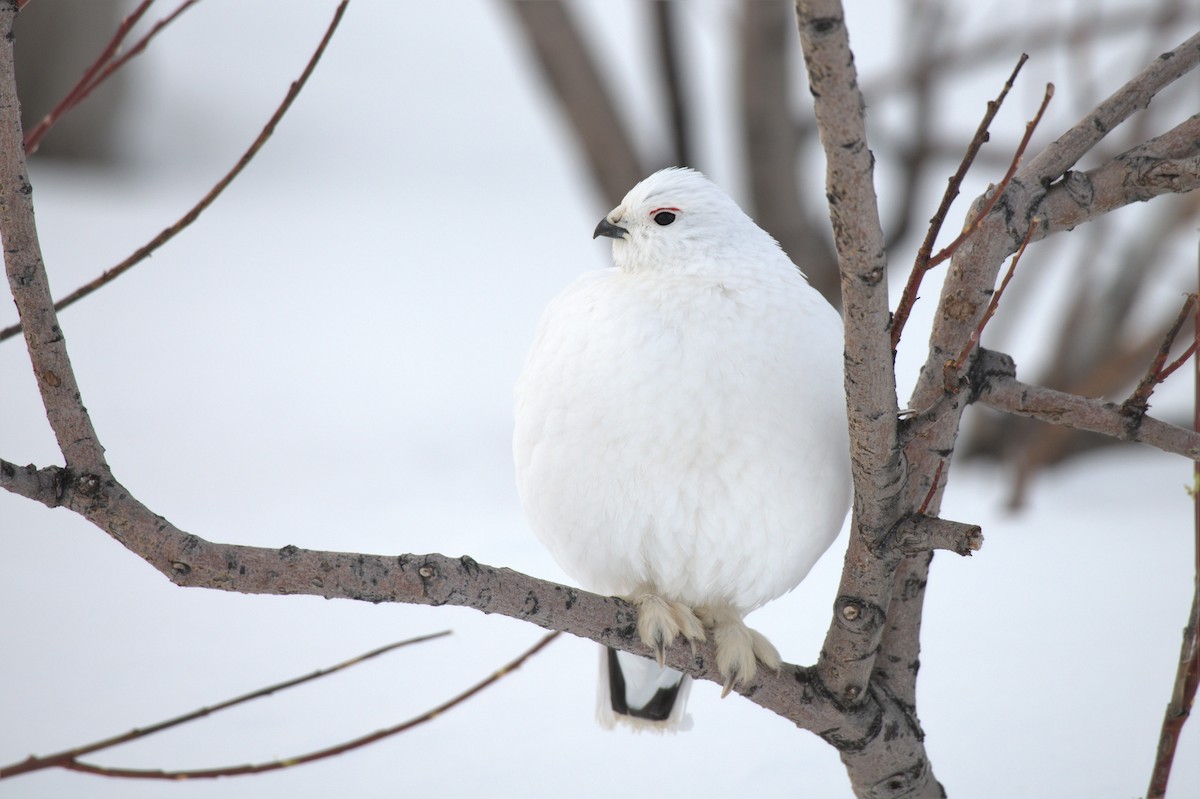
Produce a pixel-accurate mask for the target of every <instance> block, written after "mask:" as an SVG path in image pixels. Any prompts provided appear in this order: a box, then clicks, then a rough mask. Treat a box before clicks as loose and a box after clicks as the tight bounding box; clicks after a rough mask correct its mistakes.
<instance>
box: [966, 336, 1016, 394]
mask: <svg viewBox="0 0 1200 799" xmlns="http://www.w3.org/2000/svg"><path fill="white" fill-rule="evenodd" d="M1016 376H1017V364H1016V362H1015V361H1014V360H1013V359H1012V356H1011V355H1006V354H1004V353H1003V352H996V351H994V350H989V349H985V348H983V347H980V348H979V351H978V353H977V354H976V356H975V360H974V361H972V362H971V368H970V370H968V372H967V385H968V386H969V387H970V389H971V391H970V393H969V394H968V396H967V404H968V405H970V404H972V403H974V402H976V401H977V400H978V399H979V397H980V395H982V394H983V393H984V392H986V391H987V389H988V386H989V385H990V384H991V382H992V381H993V380H996V379H997V378H1015V377H1016Z"/></svg>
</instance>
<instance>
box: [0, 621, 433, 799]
mask: <svg viewBox="0 0 1200 799" xmlns="http://www.w3.org/2000/svg"><path fill="white" fill-rule="evenodd" d="M449 634H450V631H449V630H442V631H441V632H438V633H432V634H430V635H421V636H417V637H416V638H409V639H407V640H404V641H398V642H396V643H393V644H388V645H387V646H381V647H379V648H378V649H372V650H371V651H370V652H366V653H364V654H361V655H358V656H356V657H353V658H351V659H349V660H345V661H342V662H341V663H338V664H336V665H334V666H330V667H329V668H326V669H319V670H317V671H315V672H313V673H312V674H306V675H304V676H303V677H296V678H293V679H291V680H286V681H284V682H281V683H276V684H274V685H268V686H267V687H266V688H260V689H258V690H257V691H252V692H250V693H248V694H243V695H242V696H238V697H235V698H233V699H227V700H225V701H224V702H220V703H218V704H216V705H213V706H211V707H203V708H200V709H199V710H194V711H192V712H191V713H185V714H184V715H182V716H176V717H175V718H172V719H167V720H166V721H160V722H158V723H156V724H151V725H149V726H147V727H138V728H137V729H134V730H130V731H129V732H125V733H121V734H120V735H114V736H112V737H110V738H105V739H104V740H102V741H96V742H94V743H90V744H85V745H83V746H77V747H74V748H72V749H67V750H65V751H63V752H57V753H55V754H53V755H44V756H42V757H34V756H30V757H28V758H26V759H25V760H22V761H21V762H20V763H13V764H11V765H8V766H3V767H0V780H2V779H6V778H8V777H15V776H17V775H18V774H27V773H29V772H31V771H40V770H42V769H47V768H58V767H70V766H71V765H73V764H75V763H76V761H77V759H78V758H80V757H83V756H84V755H87V754H91V753H92V752H99V751H101V750H103V749H111V748H112V747H114V746H118V745H120V744H123V743H128V742H130V741H136V740H138V739H140V738H146V737H148V736H151V735H154V734H155V733H159V732H162V731H163V730H169V729H171V728H172V727H178V726H179V725H181V724H187V723H188V722H190V721H195V720H196V719H199V718H204V717H206V716H211V715H213V714H214V713H219V712H220V711H222V710H228V709H229V708H231V707H235V706H236V705H240V704H243V703H245V702H249V701H251V700H253V699H261V698H262V697H264V696H270V695H271V694H274V693H276V692H278V691H285V690H287V689H288V688H294V687H296V686H297V685H301V684H303V683H306V682H311V681H312V680H318V679H320V678H322V677H328V676H329V675H330V674H336V673H337V672H339V671H343V670H345V669H348V668H350V667H351V666H357V665H358V664H360V663H365V662H366V661H368V660H371V659H372V658H376V657H379V656H380V655H383V654H386V653H388V652H392V651H394V650H396V649H401V648H403V647H406V646H410V645H412V644H420V643H424V642H426V641H432V640H433V639H435V638H441V637H443V636H447V635H449ZM159 773H162V772H159ZM177 776H178V775H177ZM214 776H219V775H214Z"/></svg>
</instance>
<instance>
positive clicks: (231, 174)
mask: <svg viewBox="0 0 1200 799" xmlns="http://www.w3.org/2000/svg"><path fill="white" fill-rule="evenodd" d="M349 2H350V0H342V2H341V3H339V4H338V7H337V11H335V12H334V15H333V20H332V21H331V22H330V23H329V27H328V28H326V30H325V35H324V36H323V37H322V38H321V42H320V44H318V45H317V49H316V50H315V51H314V52H313V54H312V57H310V58H309V60H308V64H307V65H306V66H305V67H304V71H303V72H302V73H301V74H300V77H299V78H297V79H296V80H295V81H294V82H293V83H292V85H291V86H290V87H289V88H288V91H287V94H286V95H285V96H284V98H283V102H281V103H280V104H279V107H278V108H276V109H275V113H274V114H272V115H271V118H270V119H268V120H267V123H266V125H264V126H263V129H262V131H261V132H260V133H259V134H258V137H257V138H256V139H255V140H254V142H253V143H252V144H251V145H250V147H249V148H248V149H247V150H246V152H244V153H242V157H241V158H239V159H238V161H237V163H236V164H234V165H233V168H232V169H230V170H229V171H228V172H227V173H225V176H224V177H222V178H221V179H220V180H218V181H217V182H216V184H215V185H214V186H213V187H212V188H211V189H209V191H208V193H207V194H205V195H204V197H202V198H201V199H200V201H199V202H198V203H196V204H195V205H194V206H192V208H191V210H189V211H188V212H187V213H186V214H184V215H183V216H182V217H180V218H179V219H178V220H176V222H175V223H174V224H173V225H171V226H170V227H168V228H166V229H164V230H163V231H162V232H161V233H159V234H158V235H157V236H155V237H154V238H153V239H151V240H150V241H149V242H147V243H146V244H144V245H142V246H141V247H139V248H138V249H137V250H135V251H134V252H133V253H132V254H131V255H130V256H129V257H128V258H126V259H125V260H123V261H121V262H120V263H119V264H117V265H116V266H114V267H112V268H111V269H107V270H105V271H104V272H103V273H102V274H101V275H100V276H99V277H97V278H95V279H94V280H92V281H90V282H88V283H85V284H84V285H82V286H80V287H79V288H77V289H75V290H74V291H72V292H71V293H70V294H68V295H67V296H65V297H63V298H62V299H61V300H58V301H57V302H55V303H54V309H55V310H57V311H61V310H62V309H63V308H66V307H67V306H69V305H72V304H74V303H75V302H77V301H78V300H81V299H83V298H84V297H86V296H87V295H89V294H91V293H92V292H94V291H96V290H97V289H99V288H101V287H102V286H104V285H106V284H108V283H111V282H112V281H113V280H115V279H116V278H118V277H120V276H121V275H122V274H124V273H125V272H127V271H129V270H130V269H131V268H133V267H134V266H136V265H137V264H138V263H141V262H142V261H143V260H145V259H146V258H147V257H148V256H149V255H150V254H151V253H153V252H154V251H155V250H157V249H158V248H159V247H161V246H162V245H164V244H166V243H167V242H168V241H170V240H171V239H173V238H174V237H175V236H176V235H177V234H178V233H179V232H180V231H182V230H183V229H184V228H186V227H187V226H188V225H190V224H192V223H193V222H195V221H196V219H197V218H198V217H199V216H200V214H202V213H203V212H204V211H205V209H207V208H208V206H210V205H212V204H213V202H214V201H215V200H216V199H217V197H219V196H220V195H221V193H222V192H223V191H225V189H226V188H228V186H229V184H230V183H232V182H233V181H234V179H235V178H236V177H237V176H238V175H239V174H241V172H242V170H243V169H245V168H246V165H247V164H249V163H250V161H251V159H253V158H254V156H255V155H257V154H258V151H259V150H261V149H262V147H263V145H264V144H266V142H267V139H269V138H271V134H272V133H274V132H275V127H276V126H277V125H278V124H279V120H281V119H282V118H283V115H284V114H286V113H287V111H288V109H289V108H291V105H292V103H293V102H294V101H295V99H296V97H297V96H298V95H299V94H300V90H301V89H303V88H304V84H305V83H306V82H307V81H308V78H309V76H310V75H312V73H313V70H314V69H315V68H316V66H317V62H318V61H320V60H321V56H322V54H324V52H325V47H326V45H328V44H329V40H330V39H331V38H333V34H334V31H336V30H337V26H338V23H339V22H341V19H342V14H343V13H345V11H346V6H347V5H348V4H349ZM20 332H21V326H20V324H15V325H10V326H9V327H6V328H4V329H3V330H0V341H4V340H5V339H7V338H11V337H12V336H15V335H16V334H18V333H20Z"/></svg>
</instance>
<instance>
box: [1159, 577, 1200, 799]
mask: <svg viewBox="0 0 1200 799" xmlns="http://www.w3.org/2000/svg"><path fill="white" fill-rule="evenodd" d="M1198 599H1200V584H1197V587H1196V589H1195V591H1194V592H1193V594H1192V610H1191V615H1189V616H1188V622H1187V626H1186V627H1185V628H1184V630H1183V643H1182V644H1181V646H1180V651H1179V669H1178V670H1177V671H1176V674H1175V685H1174V687H1173V688H1172V691H1171V701H1170V702H1168V703H1167V710H1166V712H1165V713H1164V714H1163V723H1162V730H1161V732H1160V733H1159V738H1158V751H1157V753H1156V755H1155V759H1154V769H1153V770H1152V771H1151V774H1150V788H1149V790H1148V791H1147V792H1146V799H1162V797H1164V796H1166V795H1167V779H1168V777H1170V776H1171V765H1172V764H1173V763H1174V762H1175V748H1176V746H1177V745H1178V743H1179V735H1180V733H1182V732H1183V725H1184V722H1186V721H1187V719H1188V716H1189V715H1191V712H1192V705H1193V703H1195V701H1196V688H1197V686H1198V685H1200V640H1198V638H1197V634H1196V628H1197V625H1198V624H1200V606H1198V605H1197V601H1198Z"/></svg>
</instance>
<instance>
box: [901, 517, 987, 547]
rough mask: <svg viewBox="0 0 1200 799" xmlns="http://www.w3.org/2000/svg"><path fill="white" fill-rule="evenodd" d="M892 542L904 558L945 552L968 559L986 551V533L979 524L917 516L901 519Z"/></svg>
mask: <svg viewBox="0 0 1200 799" xmlns="http://www.w3.org/2000/svg"><path fill="white" fill-rule="evenodd" d="M891 540H892V544H893V546H895V547H896V549H897V550H899V551H900V552H903V553H904V554H905V555H918V554H920V553H922V552H930V551H932V550H935V549H945V550H948V551H950V552H954V553H957V554H959V555H963V556H968V557H969V556H970V554H971V553H972V552H976V551H978V550H979V549H981V548H982V547H983V530H982V529H981V528H980V527H979V525H976V524H963V523H962V522H952V521H950V520H949V519H939V518H937V517H935V516H924V515H922V514H919V513H914V514H912V515H911V516H906V517H904V518H903V519H901V520H900V521H899V522H898V523H897V524H896V526H895V527H894V528H892V536H891Z"/></svg>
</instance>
